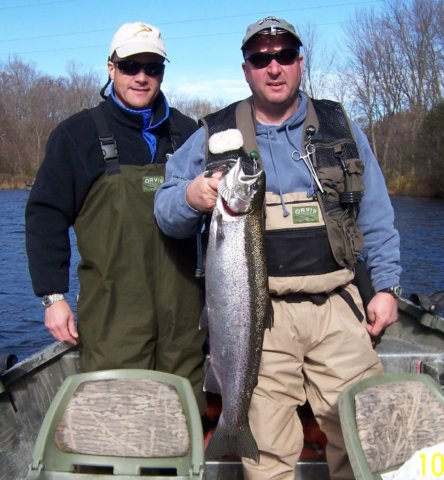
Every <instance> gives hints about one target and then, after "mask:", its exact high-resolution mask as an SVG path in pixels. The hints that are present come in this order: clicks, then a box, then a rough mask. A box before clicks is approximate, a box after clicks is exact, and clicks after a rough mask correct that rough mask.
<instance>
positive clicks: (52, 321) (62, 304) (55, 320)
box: [45, 300, 79, 345]
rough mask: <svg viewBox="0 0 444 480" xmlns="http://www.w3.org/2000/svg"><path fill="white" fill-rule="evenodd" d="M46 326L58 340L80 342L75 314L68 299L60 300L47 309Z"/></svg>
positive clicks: (74, 343) (71, 343)
mask: <svg viewBox="0 0 444 480" xmlns="http://www.w3.org/2000/svg"><path fill="white" fill-rule="evenodd" d="M45 326H46V328H47V329H48V330H49V333H50V334H51V335H52V336H53V337H54V338H55V339H56V340H59V341H60V342H66V343H69V344H70V345H77V344H78V343H79V333H78V332H77V327H76V321H75V318H74V314H73V313H72V310H71V307H70V306H69V304H68V302H67V301H66V300H59V301H58V302H55V303H53V304H52V305H51V306H50V307H48V308H46V309H45Z"/></svg>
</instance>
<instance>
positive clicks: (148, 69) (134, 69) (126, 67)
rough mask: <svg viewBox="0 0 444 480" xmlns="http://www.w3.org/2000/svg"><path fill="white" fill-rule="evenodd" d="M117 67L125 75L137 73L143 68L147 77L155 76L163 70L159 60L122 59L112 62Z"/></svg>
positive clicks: (163, 66) (163, 67)
mask: <svg viewBox="0 0 444 480" xmlns="http://www.w3.org/2000/svg"><path fill="white" fill-rule="evenodd" d="M113 63H114V65H117V68H118V69H119V70H120V71H121V72H122V73H124V74H125V75H137V74H138V73H139V72H140V70H142V69H143V71H144V72H145V74H146V75H148V76H149V77H156V76H157V75H160V74H161V73H163V71H164V70H165V65H164V64H163V63H159V62H147V63H140V62H135V61H133V60H122V61H120V62H113Z"/></svg>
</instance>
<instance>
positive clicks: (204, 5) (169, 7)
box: [0, 0, 384, 101]
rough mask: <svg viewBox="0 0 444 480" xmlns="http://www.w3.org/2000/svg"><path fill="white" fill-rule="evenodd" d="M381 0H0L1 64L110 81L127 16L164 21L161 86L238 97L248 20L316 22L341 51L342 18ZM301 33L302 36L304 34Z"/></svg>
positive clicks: (242, 92)
mask: <svg viewBox="0 0 444 480" xmlns="http://www.w3.org/2000/svg"><path fill="white" fill-rule="evenodd" d="M383 3H384V2H383V1H382V0H361V1H354V0H342V1H341V0H309V1H300V0H293V1H290V0H273V1H271V0H267V1H263V0H237V1H236V0H219V1H214V0H207V1H201V0H157V1H150V0H145V1H135V0H126V1H125V0H107V1H105V0H0V24H1V29H0V63H2V64H4V63H5V62H7V61H8V60H9V59H10V58H12V57H13V56H14V55H17V56H18V57H19V58H20V59H21V60H23V61H25V62H26V63H28V62H32V63H33V64H34V66H35V67H36V69H37V70H38V71H39V72H42V73H45V74H48V75H51V76H59V75H65V74H66V68H67V65H68V64H69V62H76V64H77V65H78V67H79V69H80V71H81V72H83V73H85V72H87V71H90V70H91V71H95V72H97V73H98V74H99V76H100V78H103V82H105V81H106V78H107V74H106V59H107V55H108V48H109V44H110V42H111V38H112V36H113V34H114V32H115V31H116V30H117V29H118V28H119V27H120V25H121V24H122V23H125V22H134V21H145V22H147V23H151V24H153V25H155V26H156V27H158V28H160V30H161V31H162V35H163V37H164V41H165V44H166V48H167V52H168V56H169V58H170V59H171V63H170V64H168V65H167V69H166V73H165V78H164V85H163V89H164V91H165V92H166V93H167V94H169V93H172V94H174V95H176V96H178V97H181V96H185V97H187V98H189V97H198V98H209V99H212V100H216V99H221V100H224V101H226V100H230V101H234V100H237V99H239V98H242V97H245V96H247V95H248V94H249V90H248V87H247V86H246V84H245V81H244V78H243V74H242V69H241V62H242V56H241V52H240V43H241V39H242V37H243V35H244V33H245V30H246V27H247V25H248V24H250V23H252V22H254V21H256V20H258V19H260V18H263V17H265V16H268V15H274V16H276V17H281V18H285V19H286V20H288V21H290V22H291V23H293V24H294V25H295V27H296V29H298V27H300V26H304V25H307V24H311V25H312V26H314V27H315V28H316V31H317V33H318V44H319V47H320V49H321V50H322V49H325V50H331V49H333V51H337V52H341V51H343V48H344V44H343V33H342V28H343V25H344V24H346V23H347V21H349V20H350V18H352V17H353V16H354V15H355V14H356V13H357V12H359V11H360V10H361V9H363V8H365V9H367V8H382V6H383ZM303 40H304V39H303V38H302V41H303Z"/></svg>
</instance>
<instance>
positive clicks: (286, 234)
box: [265, 226, 340, 277]
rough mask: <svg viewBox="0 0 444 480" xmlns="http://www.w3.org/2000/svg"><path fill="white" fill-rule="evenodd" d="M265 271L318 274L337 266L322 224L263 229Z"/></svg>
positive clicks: (285, 274)
mask: <svg viewBox="0 0 444 480" xmlns="http://www.w3.org/2000/svg"><path fill="white" fill-rule="evenodd" d="M265 251H266V256H267V267H268V275H269V276H272V277H292V276H305V275H321V274H324V273H330V272H333V271H336V270H338V269H339V268H340V267H339V265H338V263H337V262H336V260H335V259H334V256H333V253H332V250H331V248H330V243H329V239H328V235H327V230H326V228H325V226H319V227H306V228H296V229H288V230H270V231H266V232H265Z"/></svg>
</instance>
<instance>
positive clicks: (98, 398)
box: [28, 369, 204, 480]
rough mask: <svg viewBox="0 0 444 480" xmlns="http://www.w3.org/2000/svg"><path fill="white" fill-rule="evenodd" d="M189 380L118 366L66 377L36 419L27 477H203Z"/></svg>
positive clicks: (201, 444)
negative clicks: (39, 423)
mask: <svg viewBox="0 0 444 480" xmlns="http://www.w3.org/2000/svg"><path fill="white" fill-rule="evenodd" d="M203 470H204V441H203V432H202V424H201V419H200V414H199V410H198V407H197V402H196V399H195V397H194V393H193V390H192V388H191V385H190V383H189V381H188V380H187V379H185V378H182V377H179V376H177V375H172V374H168V373H162V372H155V371H151V370H138V369H127V370H125V369H122V370H104V371H99V372H90V373H80V374H76V375H72V376H70V377H68V378H67V379H66V380H65V381H64V383H63V384H62V386H61V387H60V389H59V391H58V392H57V394H56V396H55V397H54V400H53V401H52V403H51V405H50V407H49V409H48V412H47V414H46V416H45V418H44V420H43V423H42V426H41V428H40V431H39V434H38V437H37V440H36V443H35V445H34V449H33V453H32V463H31V465H30V469H29V475H28V479H29V480H31V479H53V478H57V479H64V478H70V479H71V478H72V479H75V478H79V479H80V478H81V479H87V478H100V479H103V480H105V479H108V478H112V479H116V478H125V479H131V478H140V477H149V478H151V479H154V478H159V479H160V478H161V479H162V480H165V479H166V478H175V479H199V478H203Z"/></svg>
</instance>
